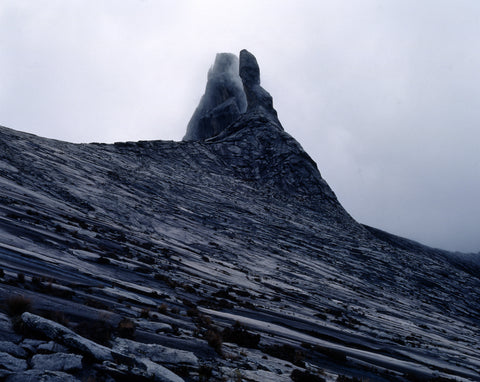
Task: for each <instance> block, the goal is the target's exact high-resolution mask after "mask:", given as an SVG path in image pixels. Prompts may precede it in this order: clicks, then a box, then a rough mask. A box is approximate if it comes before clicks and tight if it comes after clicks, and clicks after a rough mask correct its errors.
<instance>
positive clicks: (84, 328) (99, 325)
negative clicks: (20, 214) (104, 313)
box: [75, 320, 112, 345]
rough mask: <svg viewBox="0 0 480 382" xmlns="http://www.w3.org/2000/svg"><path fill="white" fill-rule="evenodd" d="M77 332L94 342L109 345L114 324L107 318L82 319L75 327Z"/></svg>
mask: <svg viewBox="0 0 480 382" xmlns="http://www.w3.org/2000/svg"><path fill="white" fill-rule="evenodd" d="M75 332H77V333H78V334H80V335H81V336H83V337H86V338H88V339H90V340H92V341H94V342H97V343H99V344H102V345H107V344H108V342H109V341H110V338H111V337H112V325H111V324H110V323H109V322H107V321H105V320H96V321H92V320H89V321H82V322H80V323H79V324H78V325H77V327H76V328H75Z"/></svg>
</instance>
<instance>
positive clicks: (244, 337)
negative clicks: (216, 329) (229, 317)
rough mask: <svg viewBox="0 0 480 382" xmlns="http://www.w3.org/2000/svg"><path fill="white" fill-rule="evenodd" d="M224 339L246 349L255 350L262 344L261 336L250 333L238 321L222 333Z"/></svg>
mask: <svg viewBox="0 0 480 382" xmlns="http://www.w3.org/2000/svg"><path fill="white" fill-rule="evenodd" d="M222 337H223V339H224V340H225V341H227V342H233V343H235V344H237V345H240V346H243V347H246V348H254V349H255V348H257V347H258V343H259V342H260V334H253V333H250V332H249V331H247V329H246V328H245V327H244V326H243V325H242V324H240V322H238V321H237V322H235V324H234V325H233V326H232V327H231V328H225V329H224V330H223V332H222Z"/></svg>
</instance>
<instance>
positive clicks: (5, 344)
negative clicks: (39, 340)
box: [0, 341, 27, 358]
mask: <svg viewBox="0 0 480 382" xmlns="http://www.w3.org/2000/svg"><path fill="white" fill-rule="evenodd" d="M0 352H5V353H8V354H10V355H13V356H14V357H17V358H25V357H26V356H27V352H26V351H25V349H23V348H22V347H21V346H18V345H16V344H14V343H13V342H9V341H0Z"/></svg>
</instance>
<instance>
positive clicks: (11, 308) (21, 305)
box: [5, 295, 32, 317]
mask: <svg viewBox="0 0 480 382" xmlns="http://www.w3.org/2000/svg"><path fill="white" fill-rule="evenodd" d="M5 305H6V308H7V314H8V315H9V316H10V317H18V316H20V315H21V314H22V313H24V312H28V311H30V310H31V309H32V300H30V299H29V298H28V297H25V296H22V295H15V296H11V297H8V298H7V299H6V300H5Z"/></svg>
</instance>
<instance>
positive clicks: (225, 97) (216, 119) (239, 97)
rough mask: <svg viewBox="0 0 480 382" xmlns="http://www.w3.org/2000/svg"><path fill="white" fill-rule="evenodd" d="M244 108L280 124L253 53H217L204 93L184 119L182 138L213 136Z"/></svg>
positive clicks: (189, 139)
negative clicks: (185, 125) (185, 128)
mask: <svg viewBox="0 0 480 382" xmlns="http://www.w3.org/2000/svg"><path fill="white" fill-rule="evenodd" d="M245 112H247V113H250V112H260V113H261V114H263V115H264V116H266V117H267V118H268V119H270V120H273V121H275V123H276V125H277V126H279V127H280V129H281V124H280V122H279V121H278V119H277V112H276V111H275V109H274V108H273V101H272V96H271V95H270V94H269V93H268V92H267V91H266V90H265V89H264V88H262V87H261V86H260V69H259V66H258V63H257V60H256V58H255V56H254V55H253V54H251V53H250V52H248V51H247V50H245V49H244V50H242V51H241V52H240V61H239V59H238V58H237V56H235V55H234V54H232V53H218V54H217V56H216V58H215V63H214V64H213V66H212V67H211V68H210V70H209V72H208V81H207V86H206V88H205V94H204V95H203V96H202V98H201V100H200V103H199V105H198V107H197V108H196V110H195V112H194V113H193V116H192V118H191V119H190V122H189V123H188V127H187V133H186V134H185V136H184V137H183V140H184V141H195V140H205V139H208V138H212V137H215V136H217V135H218V134H220V133H222V132H223V131H225V129H226V128H227V127H228V126H230V125H231V124H232V123H234V122H236V121H237V120H238V119H239V118H240V116H241V115H242V114H244V113H245Z"/></svg>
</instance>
